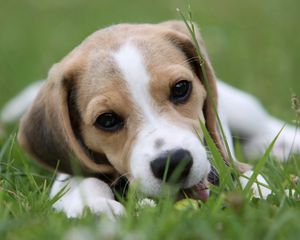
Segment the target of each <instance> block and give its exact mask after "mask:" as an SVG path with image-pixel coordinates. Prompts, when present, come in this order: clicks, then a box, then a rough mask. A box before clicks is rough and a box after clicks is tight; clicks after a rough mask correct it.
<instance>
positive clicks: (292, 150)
mask: <svg viewBox="0 0 300 240" xmlns="http://www.w3.org/2000/svg"><path fill="white" fill-rule="evenodd" d="M281 127H283V124H282V125H278V126H277V127H276V128H275V127H274V129H273V130H272V131H271V130H270V131H268V133H262V134H261V135H258V136H255V137H253V138H252V139H250V140H249V141H248V142H247V143H246V144H245V145H244V151H245V154H246V156H247V157H248V158H256V157H259V156H261V155H263V154H264V152H265V151H266V149H267V148H268V146H269V145H270V144H271V142H272V141H273V140H274V139H275V137H276V135H277V134H278V133H279V131H280V129H281ZM291 154H300V129H296V127H294V126H292V125H287V126H285V127H284V128H283V130H282V132H281V133H280V135H279V136H278V138H277V140H276V142H275V144H274V146H273V149H272V152H271V155H272V156H274V157H276V158H277V159H278V160H283V161H284V160H287V159H288V158H289V156H290V155H291Z"/></svg>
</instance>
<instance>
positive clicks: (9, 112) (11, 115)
mask: <svg viewBox="0 0 300 240" xmlns="http://www.w3.org/2000/svg"><path fill="white" fill-rule="evenodd" d="M43 83H44V81H38V82H34V83H33V84H31V85H29V86H28V87H27V88H25V89H24V90H23V91H22V92H20V93H19V95H18V96H17V97H15V98H13V99H12V100H11V101H9V102H8V103H7V104H6V105H5V106H4V107H3V109H2V111H1V114H0V122H3V123H11V122H15V121H17V120H19V118H20V117H21V116H22V115H23V113H24V112H25V111H26V109H27V108H28V107H29V106H30V105H31V103H32V102H33V100H34V99H35V97H36V95H37V93H38V92H39V90H40V88H41V87H42V85H43Z"/></svg>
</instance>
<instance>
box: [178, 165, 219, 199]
mask: <svg viewBox="0 0 300 240" xmlns="http://www.w3.org/2000/svg"><path fill="white" fill-rule="evenodd" d="M209 184H213V185H219V175H218V172H217V170H216V169H215V168H214V167H213V166H212V167H211V171H210V172H209V174H208V176H207V178H204V179H203V180H201V181H200V182H199V183H197V184H196V185H194V186H193V187H191V188H187V189H182V192H183V193H182V195H183V196H182V197H189V198H193V199H196V200H201V201H202V202H206V201H207V200H208V197H209V188H208V185H209Z"/></svg>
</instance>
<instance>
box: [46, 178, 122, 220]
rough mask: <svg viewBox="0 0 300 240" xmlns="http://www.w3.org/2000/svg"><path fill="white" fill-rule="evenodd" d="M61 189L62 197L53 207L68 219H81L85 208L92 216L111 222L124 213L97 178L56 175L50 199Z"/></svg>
mask: <svg viewBox="0 0 300 240" xmlns="http://www.w3.org/2000/svg"><path fill="white" fill-rule="evenodd" d="M62 189H64V191H63V192H62V194H63V196H62V197H61V198H59V200H58V201H57V202H55V203H54V205H53V207H54V208H55V209H56V210H57V211H63V212H64V213H65V214H66V215H67V216H68V217H69V218H77V217H81V216H82V214H83V211H84V209H85V208H89V209H90V210H91V212H92V213H94V214H105V215H106V216H107V217H108V218H110V219H112V220H114V219H115V217H116V216H119V215H123V214H124V213H125V209H124V207H123V206H122V204H120V203H119V202H117V201H115V200H114V195H113V193H112V190H111V189H110V187H109V186H108V185H107V184H106V183H104V182H102V181H101V180H99V179H97V178H81V177H71V176H69V175H66V174H58V176H57V178H56V180H55V182H54V183H53V186H52V189H51V193H50V197H51V198H53V197H54V196H56V194H58V193H59V192H60V191H61V190H62Z"/></svg>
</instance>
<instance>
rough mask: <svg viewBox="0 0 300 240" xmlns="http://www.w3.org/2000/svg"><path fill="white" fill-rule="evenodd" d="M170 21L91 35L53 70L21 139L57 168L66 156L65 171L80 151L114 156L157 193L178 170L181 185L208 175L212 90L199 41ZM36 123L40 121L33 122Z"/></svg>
mask: <svg viewBox="0 0 300 240" xmlns="http://www.w3.org/2000/svg"><path fill="white" fill-rule="evenodd" d="M163 25H164V24H163ZM169 25H170V24H167V26H168V27H166V26H158V25H119V26H115V27H111V28H108V29H105V30H102V31H99V32H96V33H94V34H93V35H91V36H90V37H89V38H88V39H87V40H86V41H85V42H83V43H82V44H81V45H80V46H79V47H78V48H76V49H75V50H73V51H72V52H71V53H70V54H69V55H68V56H67V57H66V58H65V59H63V60H62V61H61V62H60V63H59V64H58V65H56V66H55V67H54V68H53V69H52V70H51V72H50V74H49V79H48V82H47V84H46V86H45V87H44V88H43V89H42V91H41V93H40V94H39V96H38V98H37V100H36V102H35V104H34V106H33V107H32V109H31V110H30V111H29V113H27V115H26V116H25V117H24V119H23V121H22V124H21V130H20V134H19V140H20V141H21V143H22V145H23V146H24V147H25V148H26V149H27V150H28V151H29V152H31V153H32V155H34V156H35V157H36V158H38V159H40V160H42V161H43V162H47V164H48V165H52V166H54V163H55V159H57V158H58V159H60V160H61V162H62V168H61V169H63V170H64V169H67V168H68V167H70V165H72V164H71V163H70V162H71V158H74V155H75V158H78V159H79V160H80V162H81V163H82V165H83V166H85V167H88V168H89V169H94V170H95V169H97V167H99V166H100V165H101V164H102V163H106V164H108V165H110V167H111V168H112V169H115V170H117V172H118V173H119V174H124V175H126V176H127V177H128V178H129V180H130V181H132V182H139V186H140V188H141V190H142V191H143V192H145V193H146V194H149V195H157V194H159V193H160V191H161V185H162V182H163V180H169V178H171V175H175V177H176V178H177V179H176V180H177V183H179V184H180V186H181V187H182V188H190V187H193V186H195V185H197V184H198V183H199V182H203V181H204V180H205V179H206V178H207V175H208V173H209V171H210V163H209V160H208V158H207V154H206V150H205V147H204V146H203V145H202V144H201V142H202V140H203V139H202V138H203V136H202V133H201V131H200V129H199V120H201V121H203V122H205V121H208V119H207V117H206V115H207V112H209V109H208V108H207V106H205V104H207V96H206V95H207V94H206V90H205V88H204V85H203V83H202V82H201V79H199V78H200V77H199V71H198V70H197V68H198V67H199V66H198V65H197V63H196V65H195V61H194V60H195V59H196V58H197V57H196V56H195V55H193V54H191V52H192V50H191V48H193V44H192V42H191V41H190V39H189V38H188V37H187V36H186V35H184V34H181V33H180V32H178V31H177V30H176V29H175V30H176V31H175V30H174V29H169ZM171 25H172V24H171ZM175 25H176V26H177V25H178V26H180V27H182V26H183V25H182V23H180V24H178V23H177V24H175ZM176 26H175V28H176ZM206 67H207V66H206ZM208 74H209V77H210V78H212V77H213V73H211V72H208ZM56 99H58V100H57V101H58V102H56ZM49 101H50V102H49ZM205 109H206V112H203V111H204V110H205ZM37 113H38V114H37ZM35 121H39V122H40V125H41V127H40V128H38V129H36V128H33V127H31V126H32V125H34V122H35ZM209 122H210V123H212V124H213V122H212V121H209ZM49 125H50V126H49ZM44 128H46V131H45V129H44ZM33 134H34V135H35V137H34V139H35V140H34V141H33V140H31V139H30V138H31V136H32V135H33ZM45 136H47V137H48V140H47V141H45V140H44V139H43V138H44V137H45ZM47 144H48V145H47ZM41 145H42V146H41ZM49 153H50V157H48V158H46V157H45V155H47V154H48V155H47V156H49ZM51 154H52V155H51ZM70 154H71V155H72V156H70ZM52 156H53V157H52ZM96 156H97V157H96ZM99 156H101V159H100V161H99ZM99 162H100V163H99ZM97 164H100V165H99V166H97ZM101 166H103V164H102V165H101ZM111 168H110V169H111ZM98 169H100V167H99V168H98ZM101 169H102V170H103V171H104V170H105V171H106V170H107V171H108V168H104V167H102V168H101ZM177 169H179V171H177ZM176 174H177V176H176Z"/></svg>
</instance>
